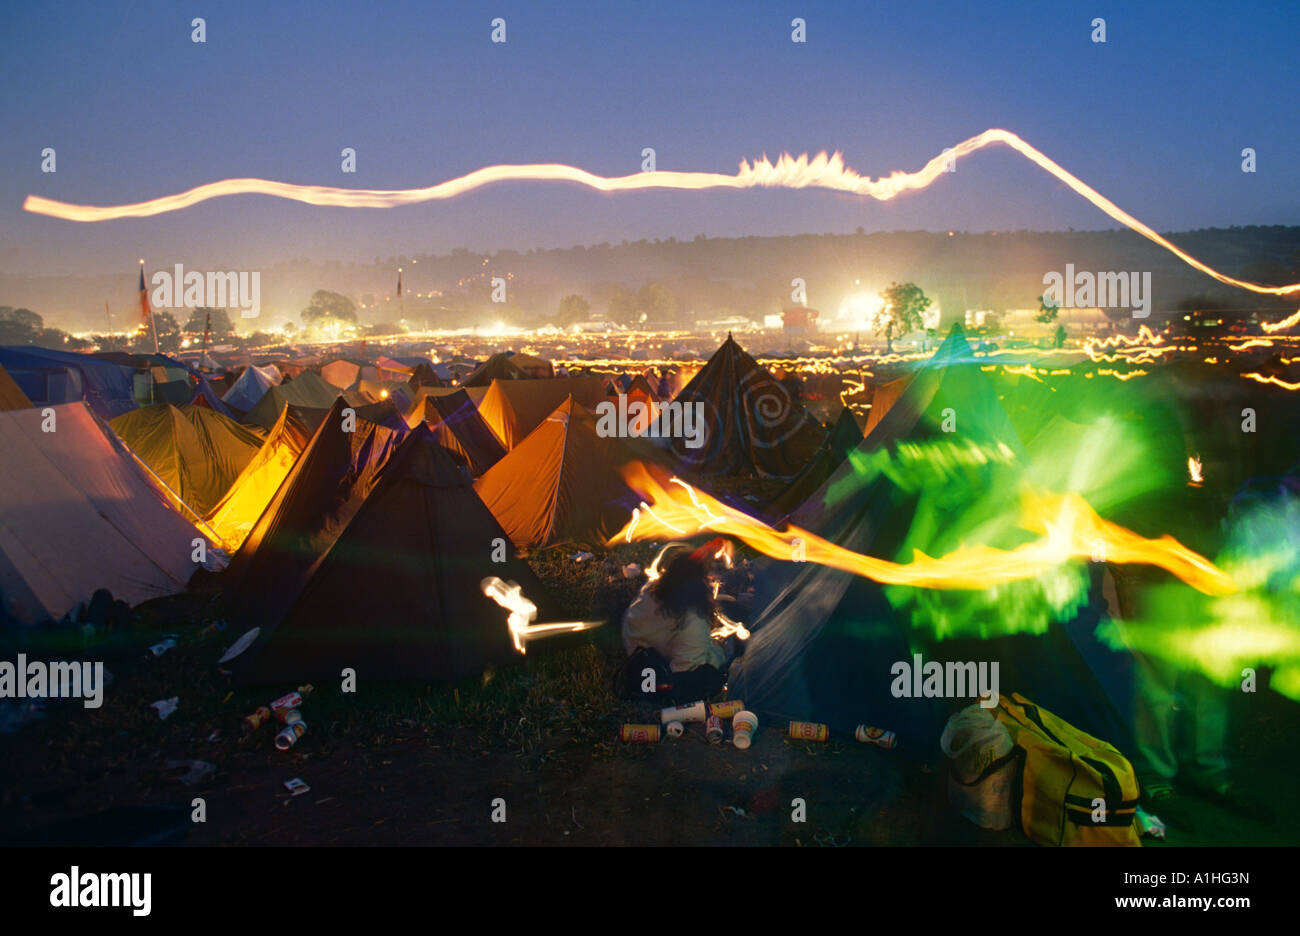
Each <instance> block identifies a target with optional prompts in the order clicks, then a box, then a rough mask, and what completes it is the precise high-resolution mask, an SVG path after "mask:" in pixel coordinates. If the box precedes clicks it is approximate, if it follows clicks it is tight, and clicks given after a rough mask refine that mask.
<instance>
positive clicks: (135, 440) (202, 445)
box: [109, 403, 264, 516]
mask: <svg viewBox="0 0 1300 936" xmlns="http://www.w3.org/2000/svg"><path fill="white" fill-rule="evenodd" d="M109 425H111V426H112V428H113V431H114V432H115V433H117V435H118V437H119V438H121V440H122V441H123V442H125V443H126V444H127V447H128V448H130V449H131V451H133V452H134V453H135V454H136V455H137V456H138V457H139V458H140V460H141V461H143V462H144V463H145V464H146V465H148V466H149V469H150V470H151V471H152V472H153V473H154V474H155V475H156V476H157V477H158V479H159V480H160V481H162V483H163V484H164V485H166V486H167V489H168V491H169V492H170V493H171V494H172V496H173V497H174V498H175V499H178V500H180V501H181V502H182V503H184V504H185V505H186V506H187V507H189V508H190V509H191V510H193V511H194V512H196V513H197V514H199V515H200V516H205V515H206V514H207V513H208V511H209V510H211V509H212V508H213V507H215V506H216V505H217V504H218V503H219V502H220V501H221V498H222V497H224V496H225V494H226V492H227V491H228V490H230V486H231V485H232V484H233V483H234V481H235V478H237V477H238V476H239V473H240V472H241V471H243V470H244V468H245V466H247V465H248V463H249V461H250V460H251V459H252V457H253V455H254V454H256V452H257V450H258V449H259V448H261V446H262V442H263V441H264V436H263V434H260V433H258V432H256V431H254V430H253V429H250V428H248V427H247V426H241V425H240V424H239V423H237V422H235V421H234V420H232V419H229V418H227V417H225V416H222V415H221V414H220V413H218V412H216V411H215V410H212V409H209V408H208V407H206V406H181V407H177V406H173V405H171V404H170V403H157V404H155V405H153V406H145V407H141V408H140V409H137V410H133V411H132V412H129V413H124V414H123V415H121V416H118V417H117V418H116V419H114V420H113V421H112V422H111V423H110V424H109Z"/></svg>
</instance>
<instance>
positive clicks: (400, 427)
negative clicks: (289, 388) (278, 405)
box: [289, 390, 409, 435]
mask: <svg viewBox="0 0 1300 936" xmlns="http://www.w3.org/2000/svg"><path fill="white" fill-rule="evenodd" d="M338 399H339V401H340V402H341V403H342V404H343V405H342V407H341V411H346V410H349V409H350V410H352V412H353V414H354V415H355V416H356V417H357V418H358V419H364V420H366V421H367V422H372V423H374V424H375V425H377V426H385V427H387V428H389V429H392V430H394V431H395V432H398V433H405V432H406V430H407V429H408V428H409V427H408V426H407V423H406V418H405V417H404V416H402V414H401V413H400V412H398V409H397V406H396V405H395V404H394V403H393V401H392V400H380V401H379V402H377V403H370V402H368V401H369V397H367V396H365V395H364V394H362V393H359V392H358V391H355V390H354V391H345V392H344V393H342V394H340V396H339V397H338ZM332 408H333V407H318V406H298V405H296V404H290V405H289V412H290V413H292V414H293V416H294V418H295V419H297V420H298V421H299V422H300V423H302V425H303V426H305V427H306V429H307V431H308V432H309V433H311V434H313V435H314V434H315V432H316V430H317V429H319V428H320V424H321V423H322V422H324V421H325V419H326V417H327V416H329V414H330V411H331V410H332Z"/></svg>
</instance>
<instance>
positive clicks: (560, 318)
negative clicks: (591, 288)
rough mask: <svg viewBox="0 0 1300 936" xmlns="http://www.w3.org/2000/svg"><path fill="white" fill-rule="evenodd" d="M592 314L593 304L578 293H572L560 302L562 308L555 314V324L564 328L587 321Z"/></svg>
mask: <svg viewBox="0 0 1300 936" xmlns="http://www.w3.org/2000/svg"><path fill="white" fill-rule="evenodd" d="M590 312H591V303H589V302H588V301H587V300H586V299H584V298H583V297H582V296H579V295H578V294H577V293H571V294H570V295H567V296H565V297H564V298H563V299H561V300H560V307H559V309H557V310H556V312H555V319H554V322H555V324H556V325H559V326H560V327H561V328H563V327H564V326H566V325H576V324H578V323H580V322H585V321H587V315H588V314H589V313H590Z"/></svg>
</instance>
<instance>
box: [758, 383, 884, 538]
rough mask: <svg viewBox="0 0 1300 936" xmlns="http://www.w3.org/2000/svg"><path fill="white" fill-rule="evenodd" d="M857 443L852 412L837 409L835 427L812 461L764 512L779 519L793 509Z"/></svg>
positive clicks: (858, 429) (858, 437)
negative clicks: (838, 413)
mask: <svg viewBox="0 0 1300 936" xmlns="http://www.w3.org/2000/svg"><path fill="white" fill-rule="evenodd" d="M861 444H862V427H861V426H860V425H859V424H858V420H857V417H855V416H854V415H853V411H852V410H850V409H849V408H848V407H845V408H844V409H842V410H840V415H839V417H838V418H837V419H836V420H835V425H834V426H832V427H831V431H830V433H829V434H828V435H827V436H826V441H825V442H824V443H822V447H821V449H820V450H819V451H818V452H817V454H816V455H814V456H813V459H812V461H810V462H808V464H807V465H805V466H804V469H803V471H801V472H799V474H798V475H796V476H795V479H794V480H793V481H791V482H790V485H789V487H787V488H786V489H785V490H784V491H782V492H781V493H780V494H779V495H777V497H776V498H775V499H774V500H773V501H772V503H770V504H769V505H768V506H767V509H766V510H765V511H764V512H765V513H766V514H767V515H768V516H770V517H774V518H781V517H784V516H785V515H786V514H788V513H790V512H791V511H792V510H794V509H796V508H797V507H798V506H799V505H800V504H802V503H803V502H804V501H805V500H807V499H808V498H809V497H811V496H812V495H813V494H814V493H815V492H816V491H817V489H818V488H820V487H821V486H822V485H823V484H825V483H826V479H827V478H829V477H830V476H831V474H832V473H834V471H835V469H836V468H838V467H839V466H840V463H841V462H843V461H844V459H845V458H846V457H847V456H848V454H849V452H851V451H853V450H854V449H856V448H857V447H858V446H859V445H861Z"/></svg>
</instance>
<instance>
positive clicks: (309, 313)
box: [302, 289, 357, 324]
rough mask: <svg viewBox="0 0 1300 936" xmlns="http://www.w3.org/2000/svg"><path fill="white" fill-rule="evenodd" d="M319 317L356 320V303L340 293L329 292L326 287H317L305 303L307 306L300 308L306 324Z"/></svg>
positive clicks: (345, 320) (344, 320)
mask: <svg viewBox="0 0 1300 936" xmlns="http://www.w3.org/2000/svg"><path fill="white" fill-rule="evenodd" d="M321 319H335V320H337V321H341V322H355V321H356V320H357V305H356V303H355V302H353V301H352V300H351V299H349V298H348V297H347V296H344V295H342V294H341V293H336V292H330V291H329V290H328V289H318V290H316V292H314V293H312V297H311V302H309V303H307V308H305V309H303V310H302V320H303V321H304V322H306V323H307V324H313V323H316V322H319V321H320V320H321Z"/></svg>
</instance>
